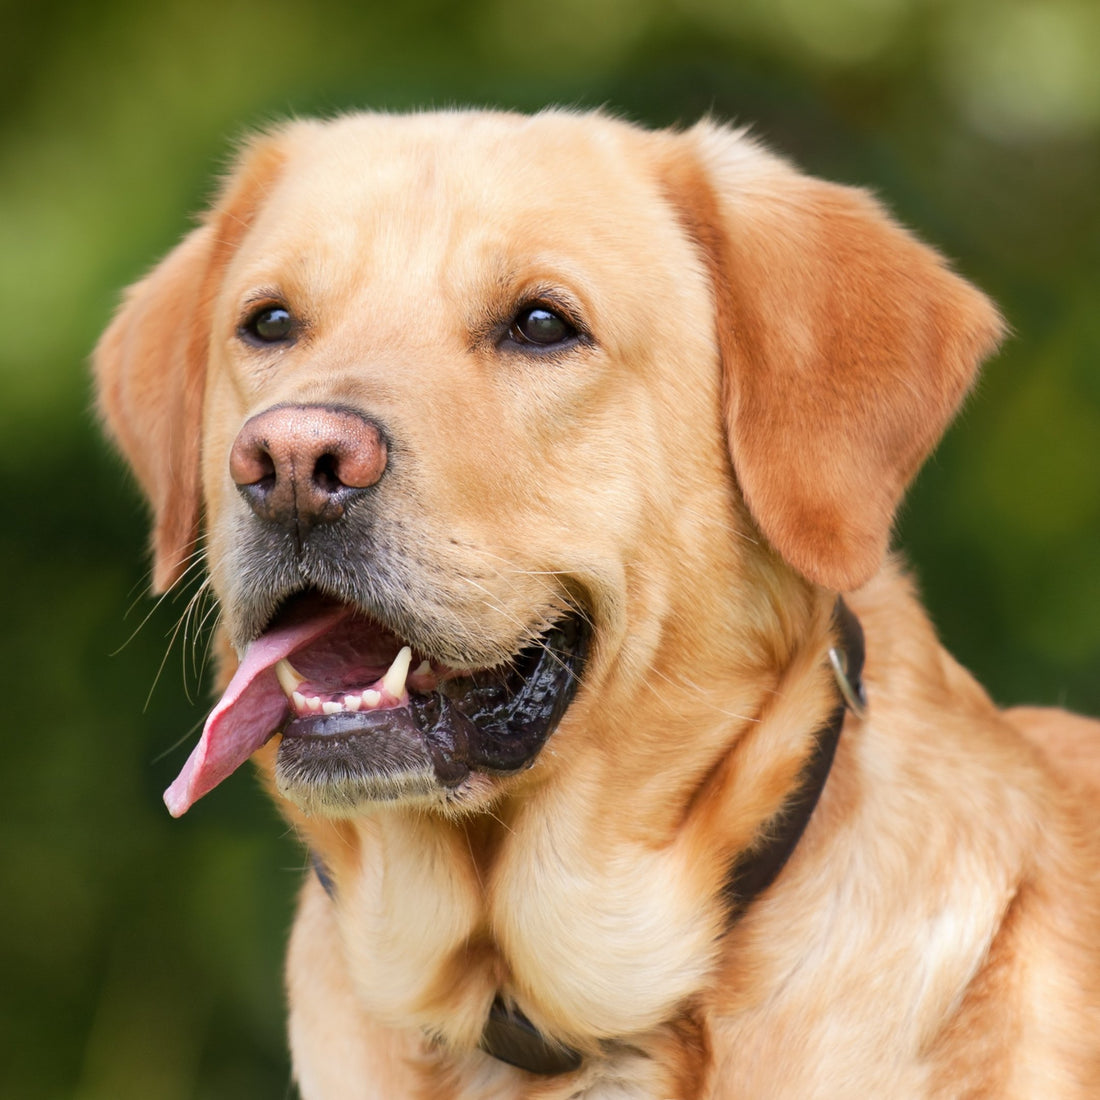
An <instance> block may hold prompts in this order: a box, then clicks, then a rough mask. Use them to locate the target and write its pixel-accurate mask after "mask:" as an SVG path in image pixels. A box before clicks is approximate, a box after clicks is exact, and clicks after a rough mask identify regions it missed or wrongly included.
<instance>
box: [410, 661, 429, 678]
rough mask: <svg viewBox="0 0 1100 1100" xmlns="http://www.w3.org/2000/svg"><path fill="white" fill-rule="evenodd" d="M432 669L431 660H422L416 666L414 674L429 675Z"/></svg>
mask: <svg viewBox="0 0 1100 1100" xmlns="http://www.w3.org/2000/svg"><path fill="white" fill-rule="evenodd" d="M431 671H432V662H431V661H421V662H420V664H418V665H417V666H416V668H415V669H414V670H413V675H414V676H427V675H428V673H429V672H431Z"/></svg>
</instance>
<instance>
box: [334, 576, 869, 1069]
mask: <svg viewBox="0 0 1100 1100" xmlns="http://www.w3.org/2000/svg"><path fill="white" fill-rule="evenodd" d="M833 629H834V633H835V636H836V645H835V646H833V647H832V648H831V649H830V650H829V655H828V656H829V663H830V666H831V671H832V674H833V677H834V679H835V681H836V685H837V692H838V701H837V704H836V706H835V707H834V709H833V710H832V712H831V713H830V715H829V718H828V720H827V721H826V722H825V723H824V725H822V726H821V727H820V728H819V729H818V731H817V732H816V734H815V735H814V738H813V743H812V746H811V749H810V751H809V753H808V754H807V756H806V758H805V760H804V762H803V764H802V767H801V769H800V770H799V773H798V779H797V781H796V783H795V784H794V786H793V787H792V789H791V791H790V792H789V793H788V795H787V797H786V798H785V799H784V800H783V802H782V804H781V805H780V807H779V809H778V810H777V811H776V812H775V813H774V814H772V815H771V816H770V817H769V818H768V819H767V820H766V821H764V822H762V823H761V825H760V827H759V829H758V830H757V837H758V838H759V840H758V841H757V842H756V843H755V844H753V845H750V846H749V847H748V848H746V849H744V850H743V851H742V852H741V853H740V854H739V855H738V856H737V857H736V858H735V860H734V862H733V864H732V866H731V867H730V870H729V873H728V875H727V878H726V881H725V884H724V886H723V889H722V898H723V901H724V903H725V908H726V913H727V926H728V927H732V925H733V924H734V923H735V922H736V921H737V919H738V918H739V917H740V916H741V915H742V914H743V913H744V912H745V910H746V909H747V908H748V907H749V906H750V905H751V904H752V903H753V901H754V900H755V899H756V898H757V897H758V896H759V895H760V894H762V893H763V892H764V891H765V890H766V889H767V888H768V887H769V886H770V885H771V884H772V883H773V882H774V881H775V880H776V878H777V877H778V876H779V874H780V873H781V872H782V870H783V867H784V866H785V865H786V863H787V861H788V860H789V858H790V857H791V855H792V853H793V852H794V850H795V848H796V847H797V845H798V842H799V840H800V839H801V837H802V834H803V832H804V831H805V829H806V826H807V825H808V824H809V821H810V818H811V816H812V814H813V811H814V808H815V807H816V805H817V802H818V800H819V798H820V796H821V793H822V791H823V790H824V787H825V784H826V782H827V780H828V777H829V772H830V769H831V766H832V762H833V758H834V755H835V752H836V747H837V743H838V741H839V739H840V733H841V730H842V728H843V726H844V719H845V714H846V712H848V711H851V712H852V713H853V714H854V715H855V716H857V717H861V716H862V713H863V710H864V707H865V706H866V701H865V697H864V691H863V684H862V670H863V660H864V640H863V630H862V628H861V627H860V624H859V620H858V619H857V618H856V617H855V615H854V614H853V613H852V611H851V610H850V608H849V607H848V605H847V604H846V603H845V602H844V600H843V599H842V598H838V599H837V601H836V605H835V608H834V611H833ZM313 867H314V870H315V872H316V874H317V877H318V879H319V880H320V882H321V885H322V886H323V887H324V889H325V891H326V893H328V894H329V896H330V897H332V898H334V899H335V895H336V888H335V884H334V882H333V879H332V876H331V875H330V873H329V871H328V869H327V868H326V867H325V865H324V863H323V862H322V861H321V860H320V859H319V858H318V857H317V856H316V855H315V856H314V857H313ZM479 1045H480V1047H481V1049H482V1050H483V1051H485V1052H486V1053H488V1054H490V1055H491V1056H492V1057H494V1058H496V1059H498V1060H500V1061H502V1062H506V1063H508V1064H509V1065H513V1066H516V1067H518V1068H520V1069H523V1070H526V1071H527V1072H529V1073H534V1074H539V1075H543V1076H548V1075H555V1074H561V1073H566V1072H569V1071H571V1070H575V1069H578V1068H579V1067H580V1065H581V1063H582V1060H583V1059H582V1056H581V1054H580V1053H578V1052H577V1051H575V1050H573V1049H571V1048H569V1047H565V1046H562V1045H561V1044H559V1043H555V1042H553V1041H551V1040H550V1039H548V1038H547V1037H546V1036H544V1035H543V1034H542V1033H541V1032H540V1031H539V1030H538V1029H537V1028H536V1027H535V1026H534V1025H533V1024H532V1023H531V1022H530V1020H528V1019H527V1017H526V1016H524V1015H523V1013H522V1012H520V1011H519V1010H518V1009H516V1008H515V1007H513V1006H510V1005H508V1004H507V1003H506V1002H505V1001H504V1000H503V998H501V997H497V998H496V1000H495V1001H494V1002H493V1005H492V1007H491V1009H490V1012H489V1017H488V1019H487V1020H486V1023H485V1027H484V1030H483V1032H482V1035H481V1041H480V1043H479Z"/></svg>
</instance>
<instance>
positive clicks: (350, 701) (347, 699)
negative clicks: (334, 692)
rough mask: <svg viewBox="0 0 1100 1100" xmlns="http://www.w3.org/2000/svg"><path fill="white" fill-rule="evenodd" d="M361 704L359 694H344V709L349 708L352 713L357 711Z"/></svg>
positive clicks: (361, 698) (361, 700) (361, 699)
mask: <svg viewBox="0 0 1100 1100" xmlns="http://www.w3.org/2000/svg"><path fill="white" fill-rule="evenodd" d="M362 705H363V697H362V696H361V695H345V696H344V710H350V711H352V713H354V712H355V711H357V710H358V709H359V708H360V707H361V706H362Z"/></svg>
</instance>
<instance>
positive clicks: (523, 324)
mask: <svg viewBox="0 0 1100 1100" xmlns="http://www.w3.org/2000/svg"><path fill="white" fill-rule="evenodd" d="M509 335H510V336H511V337H512V339H513V340H515V341H516V342H517V343H519V344H536V345H538V346H539V347H543V348H548V347H552V346H553V345H554V344H564V343H565V342H566V341H568V340H572V339H573V337H575V336H576V335H577V330H576V329H575V328H574V327H573V326H572V325H571V324H570V323H569V322H568V321H567V320H566V319H565V318H564V317H562V316H561V315H560V314H557V313H555V312H554V311H553V310H552V309H547V308H546V306H527V307H525V308H524V309H521V310H520V311H519V313H518V314H516V319H515V320H514V321H513V322H512V327H511V329H509Z"/></svg>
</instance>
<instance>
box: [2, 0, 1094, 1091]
mask: <svg viewBox="0 0 1100 1100" xmlns="http://www.w3.org/2000/svg"><path fill="white" fill-rule="evenodd" d="M1097 11H1098V9H1097V8H1096V6H1095V5H1094V4H1092V3H1089V2H1088V0H959V2H957V3H954V4H942V3H937V2H934V0H744V2H741V3H733V2H731V0H679V2H678V3H675V4H671V3H665V2H663V0H559V2H558V3H557V4H555V5H549V6H547V5H530V4H526V3H523V2H516V0H468V2H466V3H463V4H454V3H445V2H443V0H405V2H404V3H401V4H386V3H383V2H382V0H376V2H374V3H359V4H342V3H339V2H337V0H316V2H314V3H311V4H301V3H291V2H290V0H268V2H267V3H265V4H262V5H261V4H257V3H253V2H251V0H220V2H218V3H213V2H211V0H191V2H190V3H187V4H183V3H174V2H169V3H166V4H144V3H139V2H137V0H107V2H104V3H101V4H97V5H87V4H79V3H76V2H74V0H43V2H42V3H39V4H37V5H29V4H28V5H20V6H19V7H18V10H7V11H6V12H5V19H4V26H5V59H4V66H3V67H2V68H0V91H2V92H3V97H2V100H0V102H2V103H3V104H4V106H3V108H2V113H0V302H2V303H3V310H4V316H5V318H6V322H7V323H6V324H5V325H4V336H3V350H2V351H0V385H2V387H3V394H4V398H3V402H2V407H0V470H2V471H3V473H4V475H5V486H6V489H5V499H6V501H7V515H6V518H5V520H4V523H3V525H2V527H0V565H2V567H3V575H4V577H5V578H6V580H7V585H8V604H9V623H10V624H11V625H9V629H8V630H6V631H5V632H4V633H3V650H4V656H5V658H6V666H5V667H7V668H8V670H9V673H8V681H9V685H8V703H7V713H8V719H9V720H8V723H7V727H8V729H7V734H6V737H5V761H6V767H5V772H4V798H3V809H2V810H0V829H2V830H3V831H2V834H0V837H2V840H3V844H2V845H0V851H2V856H0V859H2V860H3V863H2V865H0V873H2V875H3V884H4V897H5V903H4V906H3V908H2V912H3V916H2V917H0V922H2V923H0V933H2V934H0V972H2V973H3V975H4V980H3V983H2V986H3V989H4V995H3V998H2V1000H0V1020H2V1022H0V1027H2V1028H3V1032H4V1034H5V1036H6V1037H7V1038H8V1041H9V1042H8V1046H9V1053H8V1056H7V1057H6V1058H5V1059H4V1060H3V1062H2V1064H0V1094H2V1095H4V1096H12V1097H20V1098H38V1097H42V1098H47V1097H49V1098H53V1097H76V1098H78V1100H131V1098H132V1100H138V1098H141V1100H148V1098H151V1097H156V1098H158V1100H175V1098H177V1097H179V1098H181V1100H182V1098H192V1097H202V1098H219V1097H226V1098H228V1097H242V1096H248V1097H251V1096H257V1097H259V1096H280V1095H286V1094H287V1092H288V1083H287V1082H288V1076H287V1074H288V1071H287V1066H286V1061H285V1054H284V1052H283V1045H284V1044H283V1038H282V1026H283V1025H282V1017H283V1008H282V993H281V989H280V978H279V966H280V961H279V960H280V957H281V952H282V942H283V939H284V936H285V932H286V929H287V928H288V926H289V921H290V916H291V910H292V904H293V894H294V891H295V889H296V887H297V883H298V881H299V879H300V875H301V871H302V868H303V856H302V853H301V852H300V851H299V849H298V848H297V846H296V845H295V843H294V842H293V840H292V839H291V838H289V837H287V836H286V835H285V833H284V830H283V827H282V826H281V825H280V824H279V822H278V820H277V819H276V817H275V814H274V811H273V810H272V809H271V808H270V807H269V806H268V804H267V802H266V800H265V799H264V798H263V797H262V795H260V793H259V792H258V790H257V789H256V787H255V784H253V783H250V782H249V780H248V779H247V778H246V777H245V775H244V774H242V775H240V776H238V777H236V778H235V779H234V780H233V781H232V782H231V783H229V784H227V785H226V786H225V787H224V788H222V789H221V790H219V791H218V793H217V794H216V795H215V796H213V797H212V798H210V799H207V800H204V801H203V802H202V803H200V804H199V806H198V807H196V809H195V810H193V811H192V812H191V813H190V814H189V815H188V817H187V818H186V819H184V820H183V821H181V822H178V823H173V822H171V821H169V819H168V818H167V815H166V814H165V813H164V811H163V808H162V807H161V805H160V800H159V792H160V790H161V789H163V787H164V786H165V785H166V784H167V782H168V780H169V779H170V778H171V777H172V775H173V774H174V773H175V771H176V770H177V769H178V767H179V765H180V764H181V762H182V760H183V758H184V756H185V754H186V751H187V747H188V745H189V744H190V740H191V732H190V731H193V729H194V728H195V726H196V725H197V724H198V723H199V722H201V719H202V716H203V711H204V700H205V692H206V689H205V688H204V687H202V686H201V685H200V684H199V683H198V682H197V681H198V676H197V674H196V672H195V671H193V670H191V669H190V668H189V665H190V664H191V661H192V657H191V656H190V653H191V650H190V648H189V647H188V648H185V647H184V646H183V645H181V642H180V641H179V640H177V641H176V642H175V643H174V644H172V643H171V642H170V636H171V635H172V632H173V628H174V627H175V624H176V622H177V619H178V618H179V616H180V614H181V613H182V610H183V604H182V603H177V604H176V605H172V604H171V602H169V603H168V604H167V606H164V607H160V608H157V609H154V610H153V611H152V612H151V615H150V620H149V622H148V623H147V624H146V625H144V626H143V627H141V629H140V630H136V637H135V638H134V639H133V640H132V641H130V642H129V643H128V644H124V643H126V640H127V637H128V636H129V635H130V634H131V633H134V632H135V629H136V626H137V624H138V623H139V622H140V621H141V620H142V619H143V618H144V617H145V616H146V615H147V614H149V613H150V612H149V609H150V606H151V605H150V604H149V602H148V601H147V600H144V599H142V598H141V597H140V593H141V590H142V586H143V584H144V580H145V577H144V572H143V571H144V561H143V558H142V548H143V546H144V544H145V532H144V514H143V509H142V505H141V503H140V501H139V499H138V496H137V493H136V491H135V490H134V489H133V487H132V485H131V483H130V482H129V480H128V479H127V478H126V476H125V475H124V474H123V472H122V469H121V465H120V464H119V463H118V462H117V461H116V460H115V459H114V458H113V456H111V455H109V454H108V452H107V449H106V447H105V446H104V444H102V443H101V442H100V441H99V439H98V436H97V433H96V428H95V425H94V422H93V421H94V418H93V417H92V415H91V414H90V413H89V411H88V410H89V408H90V393H89V386H88V381H87V377H86V366H85V363H86V356H87V352H88V350H89V349H90V347H91V346H92V344H93V343H94V340H95V337H96V335H97V334H98V332H99V331H100V330H101V329H102V328H103V326H104V325H105V324H106V322H107V319H108V317H109V316H110V312H111V310H112V308H113V305H114V303H115V301H116V300H117V296H118V293H119V290H120V288H121V287H122V286H123V285H125V284H126V283H127V282H129V281H132V280H133V279H134V278H136V277H138V276H139V275H140V274H141V273H142V272H143V271H144V270H145V269H146V268H147V267H148V266H149V265H150V264H151V263H152V262H153V261H154V260H155V259H156V258H157V257H158V256H159V255H161V254H162V253H163V252H165V251H166V250H167V249H168V248H169V247H170V246H171V244H172V243H173V242H174V241H175V240H176V239H177V238H178V237H179V236H180V235H181V233H182V232H183V231H184V230H185V229H186V228H187V226H188V224H189V221H188V214H189V212H191V211H194V210H196V209H198V208H199V207H201V205H202V202H203V198H204V196H205V194H207V193H208V189H209V187H210V186H211V182H212V180H213V178H214V176H215V175H216V174H217V172H218V171H219V168H220V166H221V165H222V164H223V163H224V161H225V159H226V157H227V155H228V154H229V152H230V151H231V149H232V144H233V140H234V138H235V137H236V136H237V135H239V134H240V133H241V132H243V131H244V130H245V129H246V128H248V127H251V126H256V125H259V124H262V123H263V122H265V121H266V120H270V119H273V118H279V117H283V116H285V115H287V114H290V113H302V114H305V113H316V112H321V113H331V112H333V111H337V110H343V109H347V108H351V107H356V106H369V107H376V108H395V109H400V108H406V107H415V106H423V105H448V104H451V103H481V104H490V105H502V106H509V107H518V108H521V109H532V108H536V107H538V106H540V105H542V104H544V103H548V102H565V103H569V104H576V105H581V106H584V105H592V106H595V105H604V104H606V105H608V106H609V107H611V108H613V109H615V110H620V111H622V112H624V113H625V114H626V115H627V116H629V117H633V118H637V119H639V120H642V121H645V122H648V123H652V124H667V123H675V122H678V121H682V122H687V121H691V120H692V119H693V118H695V117H696V116H698V115H699V114H700V113H702V112H705V111H711V112H713V113H715V114H716V115H718V116H721V117H729V118H734V119H738V120H740V121H746V122H753V123H755V124H756V129H757V132H758V133H760V134H761V135H762V136H764V137H765V138H766V139H767V140H769V141H771V142H772V143H773V144H774V145H776V146H777V147H779V148H780V149H782V150H784V151H786V152H788V153H789V154H791V155H793V156H794V157H795V158H796V159H797V160H799V161H800V162H801V163H802V164H803V166H804V167H806V168H807V169H808V170H810V171H813V172H816V173H818V174H823V175H828V176H832V177H833V178H838V179H841V180H845V181H849V182H858V183H863V184H866V185H869V186H871V187H873V188H875V189H876V190H878V191H879V192H880V193H881V194H882V195H883V196H884V197H885V198H886V200H887V201H888V202H889V204H890V205H891V206H893V207H894V209H895V210H897V211H898V213H899V215H900V217H901V218H902V219H903V220H904V221H906V222H907V223H908V224H910V225H912V226H913V227H914V228H916V229H917V230H918V231H919V232H920V233H921V234H922V235H924V236H926V237H927V238H929V239H930V240H931V241H932V242H933V243H935V244H936V245H938V246H939V247H940V248H942V249H943V250H944V251H946V252H947V253H948V254H949V255H950V256H952V257H953V258H954V259H955V261H956V262H957V264H958V266H959V268H960V269H961V270H962V271H963V272H964V273H965V274H966V275H968V276H969V277H971V278H973V279H974V280H975V281H977V282H978V283H979V284H981V285H983V286H984V287H985V288H986V289H988V290H989V291H990V292H991V293H992V294H993V295H994V296H995V297H996V298H997V299H998V300H999V301H1000V302H1001V304H1002V306H1003V307H1004V310H1005V312H1006V315H1007V317H1008V319H1009V321H1010V323H1011V325H1012V326H1013V329H1014V333H1015V335H1014V337H1013V338H1012V339H1011V341H1010V342H1009V344H1008V346H1007V348H1006V350H1005V351H1004V353H1003V354H1002V355H1001V356H1000V357H999V359H998V360H997V361H995V362H994V363H993V364H992V365H991V366H990V367H989V369H988V371H987V373H986V375H985V377H984V380H983V382H982V383H981V385H980V387H979V389H978V390H977V392H976V394H975V396H974V397H973V398H972V399H971V401H970V403H969V405H968V408H967V410H966V412H965V414H964V416H963V418H962V424H961V425H960V427H959V428H957V429H955V430H954V431H953V432H952V433H951V435H950V436H949V437H948V439H947V441H946V442H945V444H944V445H943V447H942V448H941V449H940V451H939V453H938V455H937V457H936V458H935V459H934V460H933V462H932V463H931V464H930V465H929V467H928V469H927V470H926V472H925V473H924V474H923V475H922V477H921V479H920V481H919V482H918V484H917V486H916V487H915V489H914V491H913V493H912V494H911V497H910V500H909V503H908V504H907V506H906V508H905V510H904V513H903V516H902V519H901V522H900V528H899V544H900V545H901V546H903V547H904V548H905V552H906V554H907V556H908V558H909V560H910V561H911V562H912V563H913V565H914V568H915V569H916V571H917V574H918V576H919V578H920V582H921V585H922V588H923V590H924V592H925V594H926V597H927V600H928V602H929V605H930V606H931V608H932V611H933V614H934V617H935V619H936V621H937V623H938V624H939V626H940V628H941V630H942V632H943V634H944V636H945V638H946V640H947V642H948V644H949V645H950V646H951V648H952V649H953V650H954V651H955V652H956V653H957V654H958V655H959V657H960V658H961V659H962V660H963V661H964V663H966V664H968V665H969V666H970V667H972V668H973V669H974V670H975V671H976V672H977V673H978V674H979V676H980V677H981V678H982V679H983V680H984V682H985V683H986V684H987V685H989V687H990V689H991V691H992V693H993V694H994V696H995V697H996V698H997V699H998V700H1000V701H1003V702H1006V703H1009V702H1016V701H1023V700H1025V699H1029V700H1033V701H1038V702H1050V703H1067V704H1069V705H1071V706H1073V707H1075V708H1078V709H1081V710H1091V711H1093V712H1097V711H1100V673H1098V669H1100V556H1098V554H1097V546H1098V545H1100V445H1098V444H1100V366H1098V363H1100V312H1098V310H1097V308H1096V303H1097V301H1098V299H1100V204H1098V203H1097V201H1096V196H1097V194H1098V193H1100V75H1098V74H1100V68H1097V66H1096V64H1095V56H1096V52H1097V47H1098V46H1100V17H1098V14H1097ZM180 309H181V311H185V310H186V309H187V303H180ZM128 607H130V608H131V610H130V612H129V614H128V615H127V614H126V609H127V608H128ZM202 645H203V643H202V641H201V640H200V641H199V642H198V649H199V651H200V652H201V650H202ZM166 652H167V657H165V656H164V655H165V653H166ZM162 657H164V668H163V671H162V673H161V674H160V675H159V680H158V666H159V665H160V663H161V659H162ZM154 682H155V683H156V686H155V688H154V689H153V690H152V692H151V694H150V686H151V685H153V684H154ZM185 683H186V684H188V685H189V688H190V690H191V691H192V693H193V694H195V695H196V697H197V698H196V701H194V702H190V701H188V699H187V698H186V694H185V690H184V685H185ZM147 695H149V702H148V705H145V700H146V696H147ZM143 706H144V709H143Z"/></svg>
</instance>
